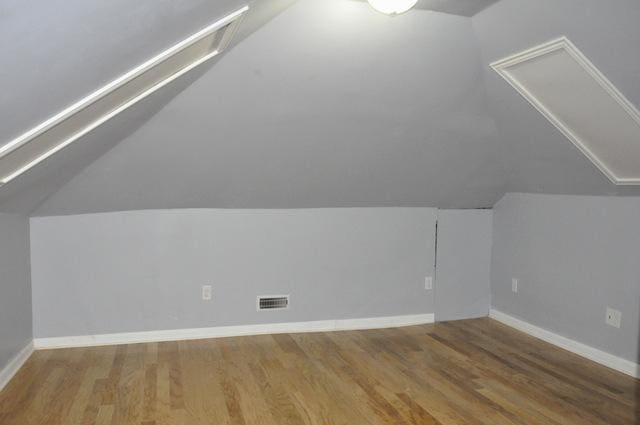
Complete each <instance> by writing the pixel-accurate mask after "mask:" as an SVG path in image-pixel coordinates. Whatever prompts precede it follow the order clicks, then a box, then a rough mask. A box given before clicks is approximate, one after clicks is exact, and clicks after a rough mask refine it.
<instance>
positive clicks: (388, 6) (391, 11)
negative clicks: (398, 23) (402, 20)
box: [367, 0, 418, 15]
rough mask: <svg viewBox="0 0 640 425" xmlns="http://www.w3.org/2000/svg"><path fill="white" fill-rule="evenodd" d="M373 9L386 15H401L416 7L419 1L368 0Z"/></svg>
mask: <svg viewBox="0 0 640 425" xmlns="http://www.w3.org/2000/svg"><path fill="white" fill-rule="evenodd" d="M367 1H368V2H369V4H370V5H371V7H373V8H374V9H375V10H377V11H378V12H382V13H384V14H386V15H399V14H401V13H404V12H406V11H407V10H409V9H411V8H412V7H413V6H415V5H416V3H417V2H418V0H367Z"/></svg>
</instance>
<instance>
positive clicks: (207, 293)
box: [202, 285, 212, 301]
mask: <svg viewBox="0 0 640 425" xmlns="http://www.w3.org/2000/svg"><path fill="white" fill-rule="evenodd" d="M211 294H212V290H211V285H202V299H203V300H205V301H209V300H211Z"/></svg>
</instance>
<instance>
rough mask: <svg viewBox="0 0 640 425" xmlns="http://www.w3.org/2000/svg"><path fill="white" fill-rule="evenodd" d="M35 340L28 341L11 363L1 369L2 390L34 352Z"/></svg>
mask: <svg viewBox="0 0 640 425" xmlns="http://www.w3.org/2000/svg"><path fill="white" fill-rule="evenodd" d="M33 349H34V348H33V341H31V342H30V343H28V344H27V345H26V346H25V347H24V348H23V349H22V350H20V352H19V353H18V354H16V356H15V357H14V358H13V359H11V361H9V363H8V364H7V365H6V366H5V367H4V368H3V369H2V370H0V391H2V389H3V388H4V387H5V386H6V385H7V384H8V383H9V381H11V378H13V377H14V375H15V374H16V373H18V371H19V370H20V368H21V367H22V366H23V365H24V364H25V362H26V361H27V360H29V357H31V354H32V353H33Z"/></svg>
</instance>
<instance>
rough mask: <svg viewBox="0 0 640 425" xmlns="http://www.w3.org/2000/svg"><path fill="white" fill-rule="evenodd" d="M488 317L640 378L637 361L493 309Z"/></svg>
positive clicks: (639, 366) (639, 367) (639, 368)
mask: <svg viewBox="0 0 640 425" xmlns="http://www.w3.org/2000/svg"><path fill="white" fill-rule="evenodd" d="M489 317H491V318H492V319H494V320H497V321H498V322H500V323H503V324H505V325H507V326H510V327H512V328H514V329H517V330H519V331H522V332H524V333H527V334H529V335H531V336H533V337H536V338H538V339H541V340H543V341H546V342H548V343H550V344H553V345H555V346H557V347H560V348H563V349H565V350H567V351H571V352H572V353H574V354H577V355H579V356H582V357H584V358H587V359H589V360H591V361H594V362H596V363H600V364H601V365H603V366H606V367H609V368H611V369H614V370H617V371H618V372H622V373H624V374H627V375H629V376H632V377H634V378H640V365H639V364H638V363H634V362H632V361H630V360H627V359H623V358H621V357H617V356H614V355H613V354H609V353H606V352H604V351H602V350H598V349H597V348H594V347H591V346H589V345H586V344H583V343H581V342H578V341H574V340H572V339H569V338H566V337H564V336H561V335H558V334H555V333H553V332H551V331H548V330H546V329H543V328H540V327H538V326H535V325H532V324H531V323H528V322H525V321H524V320H520V319H518V318H515V317H513V316H510V315H508V314H506V313H503V312H501V311H498V310H495V309H491V310H489Z"/></svg>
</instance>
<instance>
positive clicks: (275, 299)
mask: <svg viewBox="0 0 640 425" xmlns="http://www.w3.org/2000/svg"><path fill="white" fill-rule="evenodd" d="M257 308H258V311H262V310H286V309H288V308H289V295H260V296H258V300H257Z"/></svg>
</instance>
